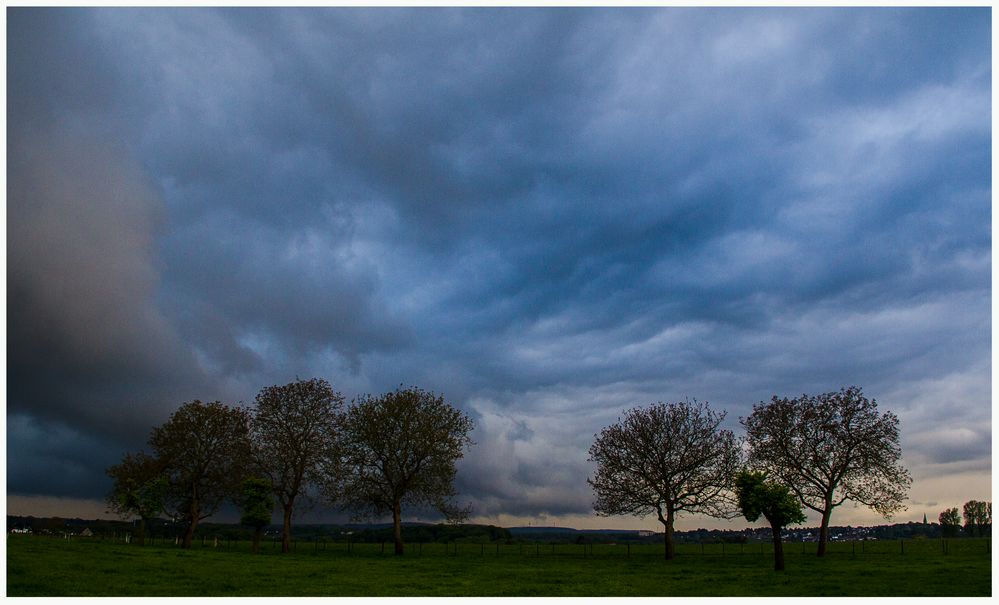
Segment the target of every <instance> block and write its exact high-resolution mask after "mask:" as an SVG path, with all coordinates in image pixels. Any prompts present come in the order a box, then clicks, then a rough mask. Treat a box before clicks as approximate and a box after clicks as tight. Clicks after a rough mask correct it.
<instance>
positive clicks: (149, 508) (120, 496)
mask: <svg viewBox="0 0 999 605" xmlns="http://www.w3.org/2000/svg"><path fill="white" fill-rule="evenodd" d="M107 474H108V476H109V477H111V479H112V480H113V481H114V483H113V484H112V486H111V492H110V493H109V494H108V497H107V502H108V506H109V507H110V508H111V510H112V511H114V512H115V513H117V514H119V515H121V516H122V517H131V516H137V517H139V530H138V532H137V535H136V542H137V543H138V544H139V546H142V545H144V544H145V543H146V525H147V523H148V522H149V520H150V519H153V518H155V517H156V515H158V514H159V513H160V512H161V511H163V508H164V506H165V503H164V499H165V498H166V492H167V487H168V485H169V484H168V482H167V478H166V476H165V475H164V473H163V463H162V461H160V460H157V459H156V458H153V457H152V456H149V455H147V454H144V453H142V452H139V453H138V454H125V457H124V458H123V459H122V461H121V463H120V464H116V465H114V466H112V467H110V468H108V469H107Z"/></svg>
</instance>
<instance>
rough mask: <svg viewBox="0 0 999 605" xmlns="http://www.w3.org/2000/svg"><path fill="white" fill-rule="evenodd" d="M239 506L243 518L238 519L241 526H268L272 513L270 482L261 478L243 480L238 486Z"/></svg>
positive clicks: (272, 499)
mask: <svg viewBox="0 0 999 605" xmlns="http://www.w3.org/2000/svg"><path fill="white" fill-rule="evenodd" d="M239 505H240V508H241V509H242V510H243V516H242V517H240V519H239V522H240V523H241V524H243V525H247V526H249V527H265V526H267V525H270V522H271V514H272V513H273V511H274V496H273V495H272V494H271V482H270V481H268V480H267V479H263V478H261V477H250V478H248V479H245V480H244V481H243V483H242V484H241V486H240V498H239Z"/></svg>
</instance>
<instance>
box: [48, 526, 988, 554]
mask: <svg viewBox="0 0 999 605" xmlns="http://www.w3.org/2000/svg"><path fill="white" fill-rule="evenodd" d="M51 537H53V538H60V539H66V540H70V539H71V540H87V541H97V542H118V543H127V542H132V543H133V544H134V537H131V536H130V535H129V534H127V533H120V532H119V533H111V534H97V535H94V536H92V537H83V536H75V535H71V534H62V535H56V534H53V535H52V536H51ZM180 542H181V536H179V535H162V534H160V535H156V534H150V535H147V536H146V545H147V546H161V547H171V546H179V544H180ZM281 542H282V541H281V538H280V537H270V536H268V537H265V538H263V539H262V540H261V542H260V551H261V552H262V553H268V552H280V551H281ZM991 542H992V541H991V538H957V539H947V538H942V539H941V538H934V539H905V540H863V541H839V540H834V541H830V542H828V543H827V546H826V554H827V555H828V556H831V557H843V556H847V557H879V556H886V555H894V556H905V557H921V556H937V557H939V556H948V555H952V554H960V555H974V554H981V555H983V556H984V555H991V549H992V544H991ZM251 544H252V540H249V539H238V538H231V537H229V538H227V537H224V536H220V535H199V536H197V537H196V538H195V539H194V541H193V542H192V546H193V547H196V548H212V549H219V550H245V551H249V550H250V546H251ZM394 548H395V547H394V544H393V543H392V542H353V541H350V540H348V539H343V538H339V539H334V538H322V537H320V538H308V539H301V538H299V539H293V540H292V541H291V550H292V551H294V552H311V553H315V554H320V553H329V554H334V553H340V554H343V555H358V556H379V555H386V556H390V555H392V554H393V553H394ZM817 550H818V544H817V543H816V542H785V543H784V554H785V556H794V555H813V556H814V555H815V554H816V553H817ZM405 551H406V554H407V555H410V556H481V557H485V556H494V557H499V556H505V557H514V556H516V557H535V558H538V557H553V556H554V557H577V558H589V557H619V558H620V557H624V558H630V557H652V556H654V557H662V556H663V545H662V544H661V543H660V544H574V543H555V542H515V543H500V542H492V543H485V542H409V543H406V544H405ZM675 551H676V555H677V556H683V557H686V556H699V557H718V558H723V557H747V556H764V557H772V556H773V544H772V543H771V542H750V543H742V544H737V543H718V542H714V543H694V544H691V543H678V544H675Z"/></svg>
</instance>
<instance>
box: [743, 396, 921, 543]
mask: <svg viewBox="0 0 999 605" xmlns="http://www.w3.org/2000/svg"><path fill="white" fill-rule="evenodd" d="M742 423H743V425H744V426H745V428H746V437H747V441H748V444H749V447H750V458H749V459H750V463H751V465H752V466H753V468H756V469H760V470H764V471H766V472H767V473H769V475H770V476H772V477H773V478H775V479H777V480H778V481H779V482H780V483H782V484H784V485H787V486H788V487H789V488H790V489H791V491H792V492H793V493H794V494H795V495H796V496H797V497H798V499H799V500H800V501H801V503H802V504H803V505H804V506H806V507H807V508H810V509H812V510H814V511H816V512H819V513H821V514H822V522H821V527H820V532H819V548H818V554H819V556H823V555H824V554H825V548H826V543H827V542H828V534H829V519H830V516H831V515H832V511H833V509H834V508H835V507H837V506H839V505H841V504H842V503H843V502H845V501H847V500H852V501H854V502H858V503H860V504H864V505H866V506H868V507H870V508H872V509H873V510H875V511H877V512H878V513H880V514H882V515H883V516H885V517H886V518H889V519H890V518H891V516H892V515H893V514H894V513H896V512H898V511H900V510H904V509H905V506H904V505H903V501H904V500H905V499H906V496H907V493H908V489H909V486H910V485H911V483H912V478H911V477H910V475H909V472H908V471H907V470H906V469H905V468H904V467H902V466H901V464H900V463H899V460H900V458H901V455H902V450H901V446H900V445H899V421H898V417H897V416H895V415H894V414H892V413H891V412H884V413H880V412H879V411H878V409H877V402H876V401H874V400H873V399H872V400H868V399H867V398H866V397H864V395H863V393H862V392H861V389H860V388H859V387H853V386H851V387H847V388H844V389H841V390H840V391H838V392H831V393H823V394H821V395H817V396H811V395H802V396H800V397H797V398H793V399H788V398H779V397H776V396H774V398H773V399H772V400H771V401H770V402H769V403H763V402H761V403H759V404H757V405H755V406H753V413H752V414H751V415H750V416H749V417H748V418H744V419H743V420H742Z"/></svg>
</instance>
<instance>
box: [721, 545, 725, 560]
mask: <svg viewBox="0 0 999 605" xmlns="http://www.w3.org/2000/svg"><path fill="white" fill-rule="evenodd" d="M722 556H723V557H724V556H725V543H724V542H722Z"/></svg>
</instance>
